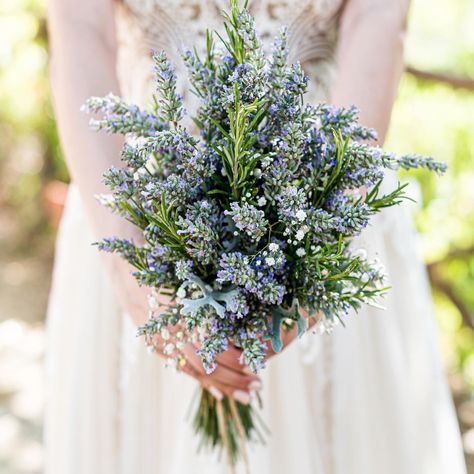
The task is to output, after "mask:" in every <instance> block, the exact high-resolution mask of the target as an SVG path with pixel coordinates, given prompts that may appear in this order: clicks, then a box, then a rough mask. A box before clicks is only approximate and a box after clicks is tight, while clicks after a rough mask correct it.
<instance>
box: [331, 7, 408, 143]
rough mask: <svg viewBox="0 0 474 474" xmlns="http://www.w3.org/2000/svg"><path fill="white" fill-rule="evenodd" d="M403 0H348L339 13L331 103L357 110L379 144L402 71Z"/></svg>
mask: <svg viewBox="0 0 474 474" xmlns="http://www.w3.org/2000/svg"><path fill="white" fill-rule="evenodd" d="M407 4H408V2H406V1H405V0H398V1H392V0H389V1H382V2H380V1H377V0H375V1H374V0H372V1H370V0H352V1H351V0H349V3H348V4H347V6H346V9H345V11H344V12H343V15H342V17H341V24H340V45H339V49H338V76H337V80H336V81H335V83H334V86H333V89H332V93H331V102H332V103H335V104H338V105H342V106H349V105H355V106H357V107H358V108H359V109H360V121H361V123H362V124H363V125H366V126H369V127H373V128H375V129H376V130H377V132H378V134H379V144H383V141H384V139H385V135H386V133H387V129H388V125H389V122H390V115H391V111H392V106H393V102H394V100H395V97H396V93H397V89H398V84H399V81H400V77H401V75H402V72H403V67H404V66H403V40H404V33H405V22H406V13H407V9H408V5H407Z"/></svg>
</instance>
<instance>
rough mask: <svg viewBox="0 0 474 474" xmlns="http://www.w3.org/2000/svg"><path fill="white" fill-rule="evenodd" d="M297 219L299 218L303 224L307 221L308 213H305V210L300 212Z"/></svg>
mask: <svg viewBox="0 0 474 474" xmlns="http://www.w3.org/2000/svg"><path fill="white" fill-rule="evenodd" d="M296 218H297V219H298V220H299V221H300V222H303V221H304V220H305V219H306V212H305V211H303V209H300V210H299V211H298V212H297V213H296Z"/></svg>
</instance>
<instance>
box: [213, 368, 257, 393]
mask: <svg viewBox="0 0 474 474" xmlns="http://www.w3.org/2000/svg"><path fill="white" fill-rule="evenodd" d="M206 377H207V378H209V380H211V381H212V382H214V381H215V382H218V383H221V384H224V385H228V386H229V387H232V388H233V389H235V390H242V391H246V392H248V391H250V390H258V389H260V388H261V382H260V380H259V379H258V378H255V376H251V375H248V374H246V373H243V372H236V371H235V370H232V369H229V368H227V367H225V366H223V365H219V366H217V368H216V369H215V370H214V372H212V374H209V375H207V376H206ZM212 382H211V383H212Z"/></svg>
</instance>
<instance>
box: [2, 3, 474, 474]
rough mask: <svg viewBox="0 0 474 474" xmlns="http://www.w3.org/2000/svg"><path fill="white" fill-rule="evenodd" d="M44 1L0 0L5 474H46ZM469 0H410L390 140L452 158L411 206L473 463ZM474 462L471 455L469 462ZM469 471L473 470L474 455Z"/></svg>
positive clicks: (48, 150) (56, 151) (49, 207)
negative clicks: (43, 436)
mask: <svg viewBox="0 0 474 474" xmlns="http://www.w3.org/2000/svg"><path fill="white" fill-rule="evenodd" d="M45 13H46V1H45V0H0V473H1V474H3V473H5V474H7V473H8V474H25V473H29V474H32V473H40V472H41V466H42V452H41V419H42V410H43V401H44V384H43V369H42V361H43V356H44V348H45V340H44V317H45V310H46V303H47V296H48V290H49V284H50V275H51V265H52V257H53V248H54V247H53V246H54V235H55V229H56V226H57V222H58V219H59V216H60V212H61V206H62V202H63V199H64V196H65V192H66V189H67V187H66V184H65V183H67V180H68V175H67V171H66V168H65V166H64V163H63V160H62V157H61V151H60V148H59V144H58V138H57V134H56V128H55V124H54V118H53V115H52V111H51V105H50V99H49V90H48V81H47V63H48V55H47V31H46V24H45ZM473 25H474V2H473V1H472V0H414V3H413V8H412V11H411V18H410V33H409V35H408V38H407V64H408V65H409V72H408V73H407V74H406V75H405V76H404V78H403V81H402V85H401V88H400V96H399V98H398V101H397V103H396V106H395V111H394V115H393V122H392V128H391V131H390V135H389V139H388V143H387V148H389V149H391V150H393V151H400V152H403V151H416V152H420V153H424V154H429V155H432V156H434V157H436V158H437V159H440V160H444V161H446V162H448V163H449V167H450V168H449V173H448V174H447V176H445V177H444V178H442V179H439V178H436V177H434V176H433V175H428V174H426V173H425V174H423V173H419V174H417V175H415V178H416V180H415V178H411V179H412V180H413V186H412V188H411V189H412V193H413V194H415V195H416V196H417V200H418V204H417V205H411V207H412V209H413V212H414V213H415V217H416V222H417V226H418V229H419V231H420V242H419V243H420V249H421V251H422V253H423V255H424V257H425V260H426V263H427V268H428V272H429V275H430V278H431V281H432V286H433V295H434V298H435V302H436V317H437V321H438V323H439V327H440V336H441V337H440V344H441V346H442V349H443V353H444V356H445V362H446V369H447V372H448V374H449V380H450V385H451V388H452V391H453V395H454V399H455V402H456V406H457V410H458V415H459V421H460V424H461V427H462V430H463V441H464V447H465V451H466V456H467V459H468V461H471V459H472V460H474V397H473V395H474V330H473V324H474V162H473V155H474V28H473V27H472V26H473ZM471 462H472V461H471ZM472 465H473V467H472V468H471V471H470V472H471V473H474V462H472Z"/></svg>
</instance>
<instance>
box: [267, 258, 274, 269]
mask: <svg viewBox="0 0 474 474" xmlns="http://www.w3.org/2000/svg"><path fill="white" fill-rule="evenodd" d="M265 263H266V264H267V265H268V266H269V267H273V265H275V259H274V258H273V257H267V258H266V259H265Z"/></svg>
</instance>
